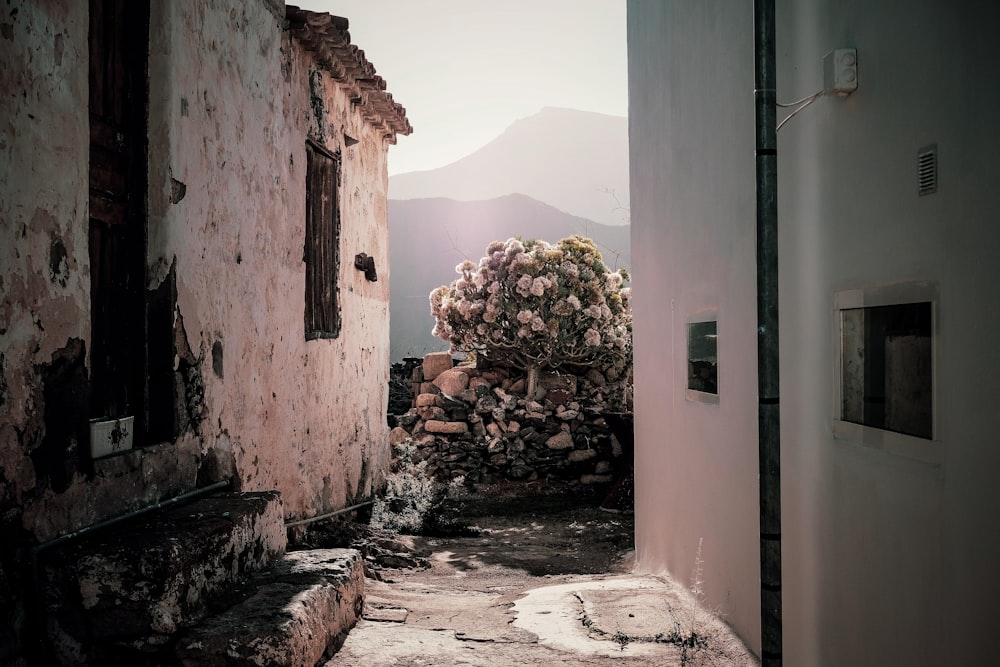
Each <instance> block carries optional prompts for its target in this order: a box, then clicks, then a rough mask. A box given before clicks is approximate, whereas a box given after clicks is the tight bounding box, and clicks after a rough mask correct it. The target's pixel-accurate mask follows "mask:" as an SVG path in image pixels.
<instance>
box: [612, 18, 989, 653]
mask: <svg viewBox="0 0 1000 667" xmlns="http://www.w3.org/2000/svg"><path fill="white" fill-rule="evenodd" d="M741 7H742V8H741V9H739V10H737V9H734V7H733V5H732V3H729V2H725V1H723V0H714V1H706V0H698V1H697V2H694V1H690V2H678V3H671V4H669V5H666V4H663V5H661V4H660V3H651V2H641V1H640V0H635V1H630V3H629V8H628V9H629V16H628V25H629V77H630V81H629V95H630V114H629V115H630V136H631V153H630V154H631V159H632V163H631V183H632V199H631V201H632V239H633V245H634V252H633V258H634V277H635V281H636V284H637V285H646V286H647V288H646V289H637V291H636V300H635V308H634V310H635V313H636V318H635V354H636V359H637V362H638V360H640V359H641V360H642V363H637V364H636V377H635V402H636V458H637V466H636V470H637V472H636V532H637V536H636V542H637V545H636V550H637V560H638V563H639V565H640V567H641V569H644V570H662V569H668V570H670V571H671V572H673V573H674V574H675V575H677V576H679V577H682V578H686V577H687V576H688V573H689V572H690V571H691V567H692V563H693V552H694V550H695V547H696V546H697V543H698V540H699V539H700V538H701V537H702V536H703V537H704V543H703V544H704V548H703V549H702V552H701V557H702V559H703V560H704V579H705V590H706V595H707V596H708V602H709V604H710V605H712V606H716V605H718V606H719V607H721V608H722V610H723V611H725V612H727V614H728V620H729V621H730V622H731V623H732V624H733V626H734V627H735V628H736V630H737V631H738V632H739V633H740V634H741V636H743V638H744V639H745V640H746V641H747V642H748V643H749V644H750V645H751V646H756V647H759V641H760V640H759V614H760V611H759V609H760V597H759V589H757V590H755V588H756V587H757V586H758V584H759V567H758V562H759V551H758V543H757V539H756V531H757V493H756V477H757V442H756V429H757V424H756V419H755V417H756V400H757V396H756V385H755V382H754V381H753V380H754V376H753V373H754V371H755V365H756V347H755V342H756V341H755V335H754V334H755V327H756V319H755V312H754V294H753V279H754V278H753V261H754V246H753V243H752V241H753V216H754V201H753V197H754V194H753V192H754V191H753V188H754V171H753V169H754V168H753V125H752V123H753V115H754V112H753V97H752V95H751V85H752V82H753V72H752V58H751V54H752V34H753V24H752V17H751V12H750V9H751V8H750V7H749V5H741ZM777 10H778V11H777V19H778V24H777V59H778V62H777V82H778V91H777V94H778V99H779V100H781V101H785V100H792V99H796V98H798V97H801V96H802V95H806V94H809V93H811V92H814V91H816V90H818V89H819V87H820V86H821V85H822V81H823V71H822V64H821V63H822V58H823V55H824V54H825V53H826V52H827V51H829V50H830V49H833V48H840V47H847V46H851V47H856V48H857V49H858V64H859V73H858V81H859V87H858V90H857V92H856V93H854V94H853V95H851V96H850V97H848V98H846V99H836V98H829V97H825V98H821V99H819V100H817V102H816V103H815V104H814V105H812V106H810V107H809V108H808V109H805V110H804V111H803V112H802V113H800V114H798V115H797V116H796V117H795V118H794V119H793V120H792V121H790V122H789V123H788V124H787V125H786V126H785V127H784V128H783V129H782V130H781V133H780V134H779V135H778V170H779V187H778V196H779V206H778V209H779V222H778V224H779V234H780V238H779V252H780V281H781V283H780V300H781V301H780V307H781V313H780V314H781V331H780V336H781V418H782V425H781V426H782V427H781V437H782V444H781V448H782V457H781V467H782V471H781V472H782V479H781V487H782V488H781V494H782V568H783V569H782V595H783V606H784V609H783V639H784V646H783V657H784V661H785V664H790V665H803V666H813V665H866V666H867V665H870V666H872V667H875V666H881V665H890V664H892V665H928V666H930V665H941V664H949V665H982V664H991V663H992V662H995V661H996V656H995V654H996V649H995V647H994V645H993V644H994V643H995V642H994V641H993V635H992V632H993V629H992V626H993V624H994V623H993V619H994V618H995V616H996V613H995V609H994V607H995V600H996V598H997V596H998V595H1000V574H998V570H997V567H996V564H997V563H998V562H1000V532H998V531H997V530H996V510H997V508H998V507H1000V486H998V485H997V483H996V481H997V479H998V477H1000V448H998V447H997V446H996V440H997V438H996V423H995V422H996V420H995V418H994V416H993V415H994V413H995V411H996V407H995V406H996V400H997V397H998V392H997V389H996V377H997V375H998V373H1000V355H998V353H997V347H996V345H994V344H993V342H992V341H994V340H995V339H996V337H997V335H998V334H1000V309H997V308H996V306H995V304H996V303H997V301H998V299H1000V282H998V281H997V277H996V258H997V256H998V255H1000V234H998V233H997V231H996V225H995V218H996V211H997V210H998V208H1000V190H998V189H997V188H996V185H995V184H996V178H997V173H998V170H997V166H996V162H995V156H996V155H997V153H998V152H1000V135H997V133H996V132H994V131H993V130H992V128H993V126H994V125H995V123H996V120H995V119H996V118H997V117H998V116H1000V91H998V89H997V88H996V86H994V85H993V80H994V79H995V67H994V66H993V64H994V63H995V62H996V56H995V46H994V43H995V34H994V33H995V28H994V26H995V25H996V23H997V20H998V19H1000V9H998V8H997V7H995V6H989V7H987V6H985V5H984V6H981V7H977V10H976V11H975V12H972V11H970V10H968V9H967V8H964V9H963V8H961V7H958V6H957V5H956V6H949V7H944V6H943V5H933V3H910V4H907V5H906V6H905V7H902V6H901V5H898V3H890V2H874V1H872V2H866V3H843V2H837V1H835V0H809V1H804V2H797V3H778V4H777ZM927 44H933V45H934V48H930V49H928V48H926V47H927ZM970 101H972V102H970ZM786 113H787V110H784V111H779V114H778V115H779V118H782V117H784V116H785V114H786ZM931 143H936V144H937V146H938V155H939V174H938V176H939V188H938V191H937V192H936V193H934V194H931V195H928V196H924V197H921V196H918V194H917V174H918V172H917V154H918V150H919V149H920V148H921V147H923V146H926V145H928V144H931ZM913 282H927V283H930V284H932V285H934V286H935V289H936V290H937V292H936V294H937V297H936V304H935V309H936V321H935V323H934V329H933V342H932V345H933V349H934V371H933V373H934V424H935V426H934V440H933V441H926V440H923V441H917V440H918V439H916V438H910V440H909V441H904V440H899V439H893V438H891V437H890V436H891V435H892V434H889V433H887V432H882V431H880V430H879V429H871V430H872V431H873V437H872V438H871V439H870V440H868V441H867V442H863V441H860V440H859V439H858V438H854V437H851V436H844V435H843V433H844V431H843V430H841V429H839V425H840V422H839V420H837V419H836V417H837V412H836V410H837V406H838V405H839V398H840V397H839V395H838V394H837V392H836V373H837V372H838V370H837V369H838V368H839V367H840V366H839V363H840V358H839V351H838V339H839V330H838V321H837V312H836V305H835V304H836V298H837V295H838V294H840V293H843V291H845V290H866V289H870V290H878V289H883V288H885V287H886V286H891V285H894V284H899V283H913ZM712 301H715V302H718V304H719V305H718V309H719V310H718V312H719V381H720V393H719V404H718V405H717V406H707V405H702V404H697V403H689V402H685V401H684V400H683V399H678V398H677V396H678V395H683V393H684V392H683V386H684V385H683V376H682V375H681V374H680V373H678V372H677V370H676V364H677V363H678V361H679V359H681V358H682V357H680V356H679V355H678V353H677V351H676V349H675V348H676V347H678V346H679V347H683V338H682V336H683V330H682V327H683V324H684V312H685V311H686V310H688V309H689V308H690V307H695V306H698V305H699V302H704V303H705V304H706V305H708V304H709V303H710V302H712ZM668 305H669V308H668V307H667V306H668ZM662 369H670V370H669V371H668V372H667V373H663V372H662ZM893 442H894V443H895V444H893V445H892V446H890V443H893ZM720 546H724V547H728V549H725V548H724V549H720V548H719V547H720Z"/></svg>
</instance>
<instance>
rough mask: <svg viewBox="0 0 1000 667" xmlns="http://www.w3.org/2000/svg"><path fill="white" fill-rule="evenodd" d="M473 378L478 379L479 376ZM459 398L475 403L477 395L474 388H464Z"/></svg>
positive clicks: (470, 403) (471, 403)
mask: <svg viewBox="0 0 1000 667" xmlns="http://www.w3.org/2000/svg"><path fill="white" fill-rule="evenodd" d="M473 379H474V380H478V379H479V378H473ZM459 398H460V399H462V400H463V401H465V402H466V403H468V404H469V405H475V404H476V401H477V400H478V399H479V395H478V394H477V393H476V390H475V389H466V390H465V391H463V392H462V393H461V395H460V396H459Z"/></svg>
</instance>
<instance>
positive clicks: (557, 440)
mask: <svg viewBox="0 0 1000 667" xmlns="http://www.w3.org/2000/svg"><path fill="white" fill-rule="evenodd" d="M545 446H546V447H548V448H549V449H572V448H573V436H571V435H570V434H569V433H567V432H565V431H561V432H559V433H556V434H555V435H554V436H552V437H551V438H549V439H548V440H546V441H545Z"/></svg>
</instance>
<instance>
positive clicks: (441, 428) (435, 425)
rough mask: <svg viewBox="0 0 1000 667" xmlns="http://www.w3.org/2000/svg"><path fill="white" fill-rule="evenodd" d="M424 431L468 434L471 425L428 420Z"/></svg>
mask: <svg viewBox="0 0 1000 667" xmlns="http://www.w3.org/2000/svg"><path fill="white" fill-rule="evenodd" d="M424 430H426V431H427V432H428V433H449V434H455V433H468V432H469V425H468V424H466V423H465V422H445V421H440V420H437V419H428V420H427V421H426V422H424Z"/></svg>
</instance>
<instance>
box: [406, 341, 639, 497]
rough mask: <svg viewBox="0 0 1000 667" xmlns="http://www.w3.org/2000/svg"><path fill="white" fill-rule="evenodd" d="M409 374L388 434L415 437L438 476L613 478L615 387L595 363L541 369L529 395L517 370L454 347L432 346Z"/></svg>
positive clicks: (420, 457) (421, 456) (419, 456)
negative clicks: (406, 393) (563, 370)
mask: <svg viewBox="0 0 1000 667" xmlns="http://www.w3.org/2000/svg"><path fill="white" fill-rule="evenodd" d="M410 380H411V392H412V397H413V400H412V406H411V407H410V409H409V410H407V411H406V413H405V414H402V415H397V417H396V424H397V426H396V427H395V428H394V429H393V430H392V432H391V434H390V442H391V443H392V444H393V445H398V444H400V443H403V442H405V441H406V440H407V439H412V441H413V443H414V444H415V445H416V452H415V455H414V459H415V460H416V461H424V460H426V461H427V471H428V473H429V474H431V475H432V476H434V477H435V478H436V479H438V480H441V481H447V480H450V479H454V478H455V477H458V476H460V475H464V476H465V477H466V479H467V480H469V481H472V482H480V483H482V482H487V483H488V482H496V481H500V480H503V479H508V480H526V481H527V480H535V479H546V478H558V479H575V480H578V481H579V482H580V483H582V484H598V483H606V482H610V481H611V479H612V468H613V466H614V465H615V463H616V462H617V457H619V456H621V446H620V444H619V443H618V441H617V439H616V438H615V437H614V436H613V435H612V433H611V431H610V429H609V427H608V425H607V423H606V422H605V420H604V418H603V417H602V416H601V413H602V412H603V411H605V410H607V409H608V397H609V395H610V394H611V393H613V392H614V390H615V388H614V387H611V386H610V385H609V384H608V383H607V381H606V379H605V378H604V376H603V375H602V374H601V373H599V372H597V371H596V370H589V371H587V372H586V374H584V375H582V376H577V375H571V374H556V373H542V374H541V375H540V377H539V383H538V384H539V387H538V389H537V390H536V393H535V395H534V396H533V397H527V396H525V387H526V378H524V377H523V376H521V375H520V374H519V373H518V372H517V371H511V370H509V369H505V368H490V369H480V368H477V367H476V366H475V365H474V364H473V363H471V362H463V363H460V364H458V365H457V366H454V364H453V361H452V358H451V355H450V354H449V353H447V352H435V353H432V354H429V355H427V356H426V357H424V361H423V364H422V365H419V366H415V367H413V368H412V373H411V378H410Z"/></svg>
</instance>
